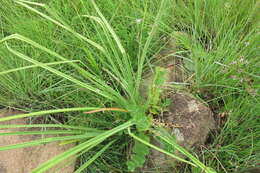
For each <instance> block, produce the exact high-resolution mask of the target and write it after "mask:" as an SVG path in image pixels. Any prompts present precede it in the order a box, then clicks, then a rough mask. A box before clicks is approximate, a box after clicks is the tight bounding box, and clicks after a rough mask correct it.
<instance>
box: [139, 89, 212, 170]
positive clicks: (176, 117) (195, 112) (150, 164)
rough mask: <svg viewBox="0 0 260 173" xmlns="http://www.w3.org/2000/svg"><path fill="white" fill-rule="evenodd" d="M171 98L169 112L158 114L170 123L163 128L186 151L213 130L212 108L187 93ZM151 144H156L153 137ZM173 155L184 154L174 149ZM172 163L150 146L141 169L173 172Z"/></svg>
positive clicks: (170, 159)
mask: <svg viewBox="0 0 260 173" xmlns="http://www.w3.org/2000/svg"><path fill="white" fill-rule="evenodd" d="M171 100H172V102H171V105H170V106H169V111H168V112H167V113H164V114H163V117H160V119H162V120H163V122H164V123H166V124H172V126H171V127H170V128H169V127H168V128H167V129H168V131H169V132H170V133H171V134H172V135H174V136H175V137H176V142H177V143H178V144H179V145H181V146H182V147H184V148H186V149H188V150H191V149H192V148H196V147H198V146H200V145H203V144H204V143H205V141H206V139H207V137H208V135H209V133H210V131H211V130H213V129H215V120H214V118H213V113H212V111H211V110H210V109H209V107H207V106H206V105H205V104H204V103H203V102H201V101H199V100H198V99H196V98H194V97H193V96H191V95H190V94H188V93H177V94H174V95H173V96H171ZM174 126H175V127H174ZM177 126H178V127H177ZM152 143H153V144H154V145H156V146H160V143H159V142H157V141H156V140H155V139H152ZM174 154H177V155H179V156H180V157H184V156H183V155H181V154H180V153H178V152H176V153H174ZM175 165H176V160H174V159H172V158H170V157H168V156H166V155H165V154H162V153H161V152H159V151H157V150H153V149H152V150H151V151H150V154H149V156H148V161H147V163H146V169H144V170H149V171H151V170H160V172H167V173H170V172H175V171H172V170H173V169H174V166H175ZM142 171H143V170H142Z"/></svg>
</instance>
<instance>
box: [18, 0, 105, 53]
mask: <svg viewBox="0 0 260 173" xmlns="http://www.w3.org/2000/svg"><path fill="white" fill-rule="evenodd" d="M15 2H16V3H18V4H20V5H21V6H23V7H25V8H27V9H29V10H31V11H33V12H35V13H37V14H39V15H40V16H42V17H43V18H45V19H47V20H49V21H51V22H52V23H54V24H56V25H58V26H60V27H62V28H63V29H65V30H67V31H69V32H71V33H72V34H73V35H75V36H76V37H77V38H79V39H82V40H84V41H86V42H88V43H89V44H91V45H92V46H94V47H96V48H97V49H99V50H100V51H102V52H105V50H104V48H103V47H102V46H101V45H99V44H98V43H95V42H94V41H92V40H90V39H88V38H86V37H84V36H83V35H81V34H79V33H77V32H76V31H74V30H73V29H72V28H70V27H68V26H64V25H63V24H62V23H60V22H59V21H57V20H54V19H52V18H51V17H49V16H47V15H46V14H43V13H42V12H40V11H38V10H36V9H35V8H32V7H30V6H29V5H27V4H26V3H27V2H28V1H21V0H17V1H15ZM34 5H37V4H34ZM40 6H41V7H46V5H45V4H41V5H40Z"/></svg>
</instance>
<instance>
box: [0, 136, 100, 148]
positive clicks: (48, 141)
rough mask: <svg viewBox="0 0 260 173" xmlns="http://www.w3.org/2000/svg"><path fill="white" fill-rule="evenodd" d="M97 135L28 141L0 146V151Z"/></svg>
mask: <svg viewBox="0 0 260 173" xmlns="http://www.w3.org/2000/svg"><path fill="white" fill-rule="evenodd" d="M99 134H100V133H93V132H92V133H87V134H84V135H73V136H62V137H51V138H45V139H39V140H35V141H30V142H23V143H20V144H13V145H7V146H1V147H0V151H4V150H12V149H17V148H25V147H31V146H36V145H41V144H46V143H50V142H57V141H66V140H80V139H88V138H92V137H95V136H98V135H99Z"/></svg>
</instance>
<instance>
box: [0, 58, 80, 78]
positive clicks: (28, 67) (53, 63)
mask: <svg viewBox="0 0 260 173" xmlns="http://www.w3.org/2000/svg"><path fill="white" fill-rule="evenodd" d="M73 62H80V61H79V60H71V61H57V62H51V63H45V65H48V66H49V65H58V64H65V63H73ZM35 67H40V66H39V65H28V66H25V67H19V68H14V69H10V70H5V71H2V72H0V75H5V74H8V73H12V72H16V71H21V70H26V69H30V68H35Z"/></svg>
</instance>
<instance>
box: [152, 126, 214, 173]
mask: <svg viewBox="0 0 260 173" xmlns="http://www.w3.org/2000/svg"><path fill="white" fill-rule="evenodd" d="M153 133H155V134H156V135H157V136H158V137H159V138H161V139H162V140H163V141H165V142H167V143H168V144H170V145H172V146H173V147H174V148H175V149H176V150H178V151H179V152H180V153H182V154H183V155H185V156H186V157H188V158H189V159H190V160H192V161H193V162H194V163H195V164H196V165H198V166H199V167H200V168H201V169H202V170H203V171H205V172H206V173H216V172H215V171H214V170H212V169H211V168H209V167H207V166H205V165H204V164H203V163H201V161H199V160H198V159H197V158H196V157H194V156H193V155H192V154H190V153H189V152H188V151H187V150H186V149H185V148H183V147H181V146H180V145H178V144H177V143H176V142H175V141H173V140H171V139H170V138H168V137H167V136H165V135H163V134H162V133H160V130H157V131H155V132H153Z"/></svg>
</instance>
